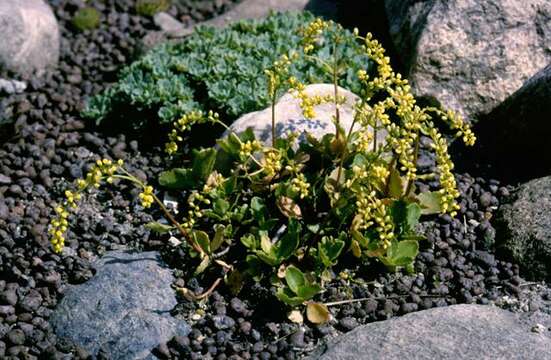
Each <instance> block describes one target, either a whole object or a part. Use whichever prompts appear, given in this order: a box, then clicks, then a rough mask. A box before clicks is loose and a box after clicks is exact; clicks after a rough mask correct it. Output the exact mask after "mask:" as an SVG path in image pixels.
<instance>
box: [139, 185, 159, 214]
mask: <svg viewBox="0 0 551 360" xmlns="http://www.w3.org/2000/svg"><path fill="white" fill-rule="evenodd" d="M139 198H140V200H141V202H142V206H143V207H144V208H145V209H147V208H150V207H151V205H153V202H154V201H155V198H154V197H153V187H152V186H149V185H147V186H145V187H144V188H143V192H142V193H140V195H139Z"/></svg>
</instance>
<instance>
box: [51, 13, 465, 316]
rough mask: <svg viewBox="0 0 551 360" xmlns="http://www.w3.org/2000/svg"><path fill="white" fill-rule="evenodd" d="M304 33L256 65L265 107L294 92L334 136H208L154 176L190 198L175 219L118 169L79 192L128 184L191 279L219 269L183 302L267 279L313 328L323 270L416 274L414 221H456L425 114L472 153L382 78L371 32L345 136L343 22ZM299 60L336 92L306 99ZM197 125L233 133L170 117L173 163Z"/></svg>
mask: <svg viewBox="0 0 551 360" xmlns="http://www.w3.org/2000/svg"><path fill="white" fill-rule="evenodd" d="M300 36H301V39H302V40H301V42H300V46H301V48H302V50H299V49H296V50H290V51H289V52H287V53H284V54H282V55H281V56H280V57H279V58H278V59H277V60H276V61H274V63H273V64H270V66H269V67H268V68H267V69H266V72H265V75H266V78H267V82H268V86H267V89H266V91H267V95H268V97H267V98H268V99H272V101H275V100H276V99H277V98H278V97H279V96H280V95H281V94H282V93H283V91H284V90H286V88H287V87H290V88H291V92H292V93H293V94H294V96H295V97H296V98H297V99H299V100H300V104H301V107H302V111H303V114H304V116H305V117H307V118H310V117H314V116H315V109H316V106H317V105H319V104H325V103H329V104H332V105H333V106H334V108H335V115H334V117H333V122H334V126H335V131H334V132H333V133H330V134H327V135H325V136H323V137H322V138H321V139H318V138H314V137H312V136H307V137H306V139H307V140H306V141H301V142H299V141H298V140H297V139H298V134H293V133H290V134H288V135H287V136H284V137H279V138H278V137H276V133H275V132H272V139H270V141H268V143H261V142H260V141H258V140H257V139H255V136H254V132H253V131H252V129H250V128H249V129H247V130H246V131H244V132H243V133H240V134H237V133H234V132H231V131H229V135H228V136H227V137H225V138H222V139H219V140H218V141H217V144H218V147H217V148H209V149H196V150H195V151H194V152H193V154H192V158H191V159H190V161H186V162H185V164H186V165H187V166H183V167H180V168H174V169H170V170H167V171H165V172H164V173H162V174H161V175H160V178H159V183H160V185H161V186H163V187H165V188H167V189H171V190H173V191H178V192H179V193H180V194H181V195H182V196H183V197H184V198H186V199H187V201H186V204H185V206H182V207H181V209H180V210H183V215H179V216H178V218H176V216H175V215H173V214H172V213H171V212H170V211H169V210H168V209H166V208H165V207H164V205H163V203H162V202H161V201H159V199H158V198H157V197H156V195H155V194H154V189H153V188H152V187H151V186H148V185H147V184H145V183H143V182H142V181H140V180H138V179H136V178H135V177H133V176H132V175H131V174H129V173H128V171H126V170H125V169H124V167H123V164H122V163H117V164H116V165H114V164H112V163H111V162H110V161H109V160H103V161H100V162H98V163H97V165H96V166H95V167H94V168H93V169H92V170H91V172H90V173H89V174H88V175H87V177H86V179H84V180H80V181H79V182H78V183H77V186H78V189H79V191H80V192H81V191H83V190H84V189H88V188H93V187H95V186H98V184H99V183H100V182H101V181H102V179H104V178H105V179H107V181H109V180H110V179H111V180H113V179H116V180H119V179H120V180H123V179H124V180H129V181H132V182H134V183H135V184H137V185H138V186H139V187H141V188H142V193H141V194H140V199H141V201H142V205H143V206H144V207H149V206H151V205H152V204H153V203H157V204H158V205H159V206H160V208H161V210H163V212H164V213H165V216H166V218H167V220H168V221H169V222H170V223H171V225H169V226H168V225H166V224H161V223H158V224H157V223H152V224H148V227H149V228H150V229H153V230H155V231H158V232H167V231H177V232H179V234H180V235H181V237H182V238H183V239H185V242H184V243H183V244H182V246H183V247H185V248H186V249H187V250H188V254H189V261H195V264H194V266H195V276H198V277H203V276H204V277H205V278H206V277H207V276H208V275H209V274H210V276H212V274H220V269H218V268H221V269H222V273H223V276H221V277H218V278H216V280H215V281H214V283H213V284H212V285H211V286H210V287H209V288H208V290H207V291H206V292H205V293H203V294H194V293H193V292H191V291H190V290H188V289H181V291H182V292H183V293H184V295H186V296H187V297H189V298H192V299H202V298H204V297H206V296H208V294H209V293H210V292H212V290H213V289H214V288H216V287H217V286H218V285H219V284H221V283H222V281H225V282H226V284H228V286H229V287H230V289H232V291H239V290H240V289H241V288H242V287H243V286H244V284H245V283H246V282H247V281H249V280H250V279H252V280H254V281H266V282H268V283H270V284H271V285H273V286H274V287H276V289H277V291H276V294H277V298H278V299H279V300H281V301H282V302H284V303H285V304H288V305H290V306H298V305H301V304H307V305H308V308H307V315H308V316H309V318H310V320H311V321H312V322H321V321H325V320H324V319H327V318H328V317H329V312H328V311H327V308H326V307H325V306H323V305H322V304H317V305H316V304H315V303H313V302H311V301H310V300H311V299H313V298H315V297H316V295H318V294H319V293H320V292H321V291H323V289H324V286H325V284H326V283H327V282H329V281H331V280H332V279H333V278H334V277H335V275H334V271H333V268H335V267H336V266H339V267H345V268H346V267H347V265H350V263H349V262H350V261H352V262H357V263H359V264H363V265H365V264H368V263H370V262H380V263H382V264H384V265H385V266H386V267H387V268H388V269H389V270H390V271H398V270H400V269H403V270H405V271H410V272H412V271H414V261H415V258H416V256H417V254H418V252H419V241H421V240H422V237H421V236H420V235H419V234H418V233H417V224H418V222H419V219H420V217H421V216H422V215H423V214H425V215H426V214H434V213H448V214H450V215H452V216H454V215H455V214H456V211H457V209H458V205H457V203H456V198H457V197H458V196H459V192H458V191H457V189H456V183H455V179H454V177H453V174H452V172H451V171H452V169H453V164H452V162H451V160H450V157H449V155H448V152H447V143H446V140H445V139H444V138H443V137H442V135H441V134H440V133H439V131H438V130H437V128H436V124H435V123H434V121H433V117H437V118H439V119H440V120H443V121H444V122H445V123H447V124H448V125H449V126H450V127H451V129H453V130H454V132H455V135H456V136H457V137H462V138H463V140H464V141H465V143H467V144H469V145H471V144H473V143H474V141H475V137H474V134H473V133H472V131H471V130H470V128H469V127H468V125H466V124H465V123H464V122H463V121H462V120H461V118H460V117H459V116H457V115H456V114H455V113H454V112H452V111H447V112H446V111H443V110H440V109H436V108H432V107H427V108H422V107H420V106H418V105H417V104H416V101H415V99H414V97H413V96H412V95H411V92H410V87H409V85H408V82H407V81H406V80H405V79H403V78H402V77H401V76H400V75H399V74H396V73H395V72H394V71H393V70H392V68H391V66H390V60H389V59H388V57H386V56H385V52H384V49H383V48H382V47H381V45H380V44H379V43H378V42H377V41H376V40H374V39H372V37H371V35H370V34H368V35H367V36H366V37H360V36H358V35H357V33H355V34H354V36H356V40H355V41H357V42H358V44H357V45H355V46H359V48H360V49H362V51H363V53H364V54H365V56H366V57H367V58H368V59H369V60H368V62H366V63H365V64H364V68H363V69H359V70H358V71H357V72H356V76H357V79H358V81H359V84H360V85H361V87H360V88H359V89H358V91H357V93H358V94H359V96H360V100H359V101H357V102H356V104H355V114H354V122H353V124H352V125H351V126H350V128H349V129H344V128H343V127H342V125H341V121H340V110H339V109H340V106H341V104H342V102H343V100H342V97H341V95H340V94H339V85H340V79H343V73H345V72H347V71H349V69H350V68H349V67H348V63H349V61H350V58H349V57H348V56H346V54H348V53H347V52H346V51H344V50H342V49H343V47H342V45H345V44H347V41H348V40H347V36H348V35H346V34H345V33H344V32H343V31H342V29H341V28H340V26H339V25H337V24H335V23H333V22H325V21H322V20H320V19H316V20H314V21H312V22H311V23H310V24H308V25H307V26H305V27H304V28H302V29H301V31H300ZM319 47H323V48H326V49H330V50H329V53H328V54H325V55H324V57H323V58H320V57H319V56H318V55H319V52H317V51H316V50H317V49H318V48H319ZM298 51H301V54H302V55H299V54H297V52H298ZM300 58H304V59H307V60H308V61H310V62H313V63H318V64H320V63H321V64H323V66H322V68H324V69H325V71H326V72H327V76H328V77H330V78H331V79H333V84H334V89H335V91H334V94H332V95H331V96H323V97H322V96H309V95H307V94H306V93H305V92H304V89H305V85H304V84H303V83H302V82H301V81H300V80H298V78H297V77H296V76H294V74H293V72H292V71H291V70H290V69H291V68H292V64H293V61H299V60H298V59H300ZM373 64H375V66H373ZM274 111H275V108H274V107H273V106H272V112H274ZM275 119H276V117H275V116H272V128H275V127H276V125H277V124H276V121H275ZM205 123H207V124H210V125H211V126H220V127H222V128H226V129H228V130H229V128H228V127H227V125H226V124H225V123H224V122H223V121H222V120H221V119H220V117H219V115H218V114H216V113H215V112H212V111H210V112H203V111H201V110H195V111H192V112H190V113H187V114H185V115H183V116H182V117H181V118H180V119H178V120H177V121H175V122H174V129H173V131H172V132H171V133H170V135H169V142H168V143H167V146H166V151H167V153H168V154H169V155H171V156H172V157H179V156H180V154H179V151H180V150H179V144H180V143H181V142H183V141H184V136H185V135H184V133H185V132H186V131H189V129H190V128H192V127H193V126H194V125H196V124H205ZM377 134H384V135H385V136H384V137H385V141H383V142H381V141H380V140H377V139H378V136H377ZM421 136H427V137H428V138H429V139H431V140H432V148H433V150H434V152H435V154H436V161H437V173H434V174H433V173H429V174H419V173H418V172H417V167H416V164H417V156H418V153H419V147H420V138H421ZM424 178H436V179H438V180H439V182H440V184H441V189H440V190H438V191H436V192H429V193H421V194H419V193H418V192H417V191H416V187H415V181H416V180H419V179H424ZM80 192H77V193H74V192H71V191H69V192H68V193H67V201H66V203H65V204H64V205H62V206H60V207H59V209H58V217H57V218H56V219H54V221H53V222H52V230H51V232H52V234H53V244H54V247H55V249H56V250H58V251H59V250H60V249H62V247H63V232H64V231H65V230H66V228H67V226H68V224H67V221H66V219H67V217H68V214H67V210H66V209H67V208H68V207H71V206H73V205H74V204H75V201H76V198H77V197H80ZM345 259H346V260H345ZM343 261H344V262H343ZM248 279H249V280H248ZM293 318H294V319H296V318H297V316H296V314H294V315H293Z"/></svg>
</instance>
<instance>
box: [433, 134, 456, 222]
mask: <svg viewBox="0 0 551 360" xmlns="http://www.w3.org/2000/svg"><path fill="white" fill-rule="evenodd" d="M431 125H432V124H429V128H428V136H429V137H430V138H431V139H432V141H433V144H431V146H432V148H433V149H434V151H435V152H436V162H437V163H438V170H439V172H440V186H441V189H440V190H439V193H440V195H441V199H440V206H441V207H442V211H443V212H447V213H449V214H450V215H451V216H455V215H456V214H457V210H459V205H457V202H456V201H455V200H456V199H457V198H458V197H459V191H458V190H457V184H456V182H455V177H454V176H453V174H452V170H453V163H452V161H451V158H450V155H449V154H448V143H447V141H446V139H444V138H443V137H442V135H441V134H440V133H439V132H438V130H436V128H434V126H431Z"/></svg>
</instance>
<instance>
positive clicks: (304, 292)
mask: <svg viewBox="0 0 551 360" xmlns="http://www.w3.org/2000/svg"><path fill="white" fill-rule="evenodd" d="M320 291H321V286H319V285H318V284H309V285H305V286H301V287H300V288H299V289H298V293H297V295H298V296H299V297H301V298H302V299H304V300H309V299H311V298H313V297H314V296H315V295H316V294H318V293H319V292H320Z"/></svg>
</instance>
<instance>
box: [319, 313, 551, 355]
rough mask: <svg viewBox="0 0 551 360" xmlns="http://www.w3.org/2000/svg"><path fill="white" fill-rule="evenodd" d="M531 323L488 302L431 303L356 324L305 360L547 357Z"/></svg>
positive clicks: (545, 343)
mask: <svg viewBox="0 0 551 360" xmlns="http://www.w3.org/2000/svg"><path fill="white" fill-rule="evenodd" d="M542 316H544V319H546V320H547V323H546V325H547V326H549V324H548V321H549V317H548V316H545V315H542ZM540 321H541V319H540ZM534 325H535V323H532V322H531V321H526V320H524V319H521V318H520V317H519V316H518V315H515V314H514V313H512V312H509V311H506V310H501V309H499V308H496V307H493V306H483V305H454V306H449V307H443V308H434V309H430V310H425V311H419V312H416V313H411V314H407V315H404V316H402V317H398V318H394V319H391V320H386V321H381V322H375V323H371V324H368V325H365V326H361V327H358V328H356V329H354V330H353V331H351V332H349V333H347V334H345V335H342V336H341V337H340V338H337V339H336V341H335V342H334V343H331V344H329V345H324V346H322V347H320V348H319V349H318V350H317V351H314V355H313V356H311V357H310V360H314V359H318V360H362V359H366V360H367V359H427V360H428V359H442V360H444V359H449V360H452V359H453V360H462V359H465V360H467V359H469V360H470V359H526V360H528V359H534V360H536V359H550V358H551V338H550V337H549V334H547V333H548V332H546V333H544V334H538V333H534V332H532V331H531V328H532V327H533V326H534Z"/></svg>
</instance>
